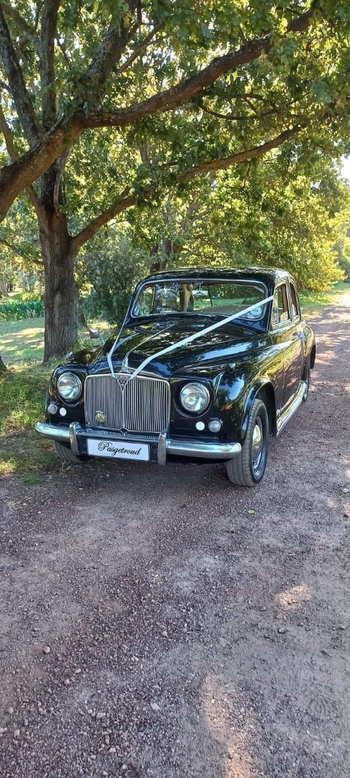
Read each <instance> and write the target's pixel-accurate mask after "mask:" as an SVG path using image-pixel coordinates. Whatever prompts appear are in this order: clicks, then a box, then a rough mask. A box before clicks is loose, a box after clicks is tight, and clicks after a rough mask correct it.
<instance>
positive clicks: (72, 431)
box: [69, 421, 80, 456]
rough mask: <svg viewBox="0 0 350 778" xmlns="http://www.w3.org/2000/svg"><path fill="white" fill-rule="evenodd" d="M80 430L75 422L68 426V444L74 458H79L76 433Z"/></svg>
mask: <svg viewBox="0 0 350 778" xmlns="http://www.w3.org/2000/svg"><path fill="white" fill-rule="evenodd" d="M79 430H80V424H79V423H78V422H77V421H73V422H72V424H70V425H69V442H70V447H71V449H72V451H73V452H74V454H75V455H76V456H79V453H80V452H79V446H78V433H79Z"/></svg>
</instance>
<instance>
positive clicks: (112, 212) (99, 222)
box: [71, 124, 304, 256]
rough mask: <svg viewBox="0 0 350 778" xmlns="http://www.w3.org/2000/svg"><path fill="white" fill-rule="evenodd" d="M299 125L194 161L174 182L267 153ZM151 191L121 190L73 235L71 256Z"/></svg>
mask: <svg viewBox="0 0 350 778" xmlns="http://www.w3.org/2000/svg"><path fill="white" fill-rule="evenodd" d="M302 129H304V128H303V127H302V126H301V125H300V124H298V125H296V126H295V127H292V128H291V129H289V130H284V132H281V133H280V135H277V137H276V138H273V139H272V140H270V141H267V142H266V143H262V144H261V145H260V146H255V147H253V148H252V149H248V150H246V151H240V152H238V154H231V155H230V156H229V157H222V158H220V159H213V160H208V161H207V162H201V163H200V164H199V165H194V166H193V167H192V168H191V169H190V170H187V171H184V172H182V173H178V174H177V176H176V183H177V184H183V183H187V182H188V181H191V180H192V178H195V176H198V175H200V174H201V173H210V172H213V171H217V170H227V168H229V167H231V166H232V165H238V164H239V163H241V162H250V161H251V160H252V159H257V158H258V157H262V156H264V154H267V152H268V151H271V150H272V149H276V148H278V146H281V145H282V144H283V143H285V142H286V141H287V140H290V139H291V138H292V137H294V136H295V135H297V133H299V132H301V130H302ZM152 191H153V190H152V187H147V189H144V191H143V192H142V193H139V194H137V195H136V194H129V192H128V191H125V192H124V194H123V195H121V196H120V198H119V199H118V202H116V203H114V205H112V206H111V207H110V208H106V210H105V211H103V212H102V213H100V214H99V216H97V217H96V218H95V219H93V220H92V221H91V222H90V224H88V225H87V226H86V227H84V229H83V230H81V232H79V233H78V234H77V235H76V236H75V237H74V238H72V240H71V252H72V256H76V255H77V254H78V251H79V250H80V249H81V247H82V246H83V245H84V244H85V243H86V242H87V241H88V240H90V239H91V238H93V236H94V235H96V233H97V232H98V230H99V229H100V228H101V227H103V226H104V225H105V224H107V223H108V222H109V221H111V219H114V218H115V217H116V216H118V215H119V214H120V213H123V211H126V210H127V209H128V208H131V207H132V206H134V205H136V204H137V202H138V201H139V199H140V195H141V196H142V198H143V199H144V200H148V199H149V198H150V197H151V196H152Z"/></svg>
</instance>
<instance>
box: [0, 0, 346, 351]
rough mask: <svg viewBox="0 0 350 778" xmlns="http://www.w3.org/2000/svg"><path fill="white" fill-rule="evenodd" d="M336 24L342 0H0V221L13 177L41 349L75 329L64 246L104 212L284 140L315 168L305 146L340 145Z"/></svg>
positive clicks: (180, 188) (68, 250) (68, 249)
mask: <svg viewBox="0 0 350 778" xmlns="http://www.w3.org/2000/svg"><path fill="white" fill-rule="evenodd" d="M349 37H350V9H349V7H348V4H347V2H346V0H313V2H310V1H309V0H306V1H305V2H300V0H292V2H291V1H290V0H281V2H279V3H276V2H272V1H271V2H270V1H269V2H266V1H265V0H250V2H249V3H248V4H247V3H245V2H243V0H235V2H232V1H231V0H230V1H228V2H222V0H220V1H219V0H208V2H206V3H200V2H199V1H198V0H144V2H142V1H141V0H113V2H112V1H111V2H109V1H107V0H94V1H93V2H92V0H90V2H85V3H81V2H80V0H73V2H71V3H69V4H68V3H65V4H63V3H61V2H60V0H44V2H40V3H39V2H37V3H29V2H28V0H18V2H16V3H9V2H2V3H0V57H1V67H0V90H1V103H0V131H1V132H2V136H3V144H2V147H1V148H0V153H1V163H2V168H1V171H0V219H4V218H5V216H6V214H7V213H8V209H9V208H10V207H11V205H12V203H14V201H15V199H16V198H17V197H18V195H19V194H20V193H21V192H23V191H25V192H26V193H27V196H29V198H30V201H31V203H32V206H33V208H34V209H35V213H36V216H37V219H38V226H39V234H40V241H41V249H42V256H43V262H44V267H45V277H46V294H47V299H48V300H49V301H50V308H51V309H52V312H53V313H52V317H51V318H50V317H49V318H48V319H47V322H46V325H47V327H46V329H47V332H49V331H50V332H51V335H52V337H49V338H48V340H47V343H46V352H45V353H46V358H49V357H50V356H51V355H52V354H53V353H57V352H58V351H59V350H64V349H65V348H67V347H68V346H70V345H71V341H72V339H74V337H75V332H76V330H75V327H74V325H73V319H74V316H73V308H74V295H73V294H72V293H70V292H69V289H72V287H73V286H74V284H73V273H74V271H73V267H74V259H75V257H76V256H77V254H78V252H79V250H80V249H81V248H82V246H83V245H84V244H85V243H86V241H88V240H89V239H91V238H92V237H93V236H94V235H96V233H97V232H98V230H99V229H100V228H101V227H102V226H104V225H105V224H107V223H108V222H109V221H110V220H111V219H115V218H117V217H118V216H119V215H120V214H122V213H123V212H125V211H126V210H127V209H130V208H131V207H134V206H139V205H140V204H142V203H145V202H149V203H151V204H152V203H155V204H157V203H159V202H160V201H161V200H162V198H163V197H164V195H165V193H166V192H169V191H174V192H176V194H177V196H179V197H181V196H182V194H186V193H188V192H189V191H191V187H192V186H193V185H194V186H196V184H195V183H194V182H195V180H196V179H197V177H198V176H203V175H204V174H209V179H208V180H209V181H211V182H213V180H214V179H213V177H215V176H216V175H217V173H218V171H225V170H229V169H231V168H233V167H235V168H236V167H237V166H242V165H246V164H247V163H252V162H253V161H254V160H259V159H262V158H264V157H266V155H268V154H270V157H271V159H273V160H274V159H276V158H277V157H278V151H279V150H281V149H282V148H283V149H287V150H288V151H287V152H286V153H287V156H288V155H289V160H290V165H293V166H295V165H296V164H298V163H300V164H301V166H302V169H303V175H304V176H306V177H309V178H310V179H313V180H314V181H315V183H316V182H317V180H316V179H315V174H314V172H313V171H314V165H315V159H316V158H317V155H318V154H320V153H321V154H322V155H325V156H326V157H329V158H339V156H340V154H341V153H343V152H344V151H346V149H347V148H348V143H349V141H348V137H349V106H350V95H349V90H350V79H349V70H350V53H349V52H350V47H349ZM271 155H272V156H271ZM287 175H288V173H287ZM210 176H211V177H210ZM304 191H306V190H305V187H304ZM256 202H258V201H257V200H256ZM313 202H314V201H313ZM258 207H259V206H258ZM265 207H267V210H269V208H270V209H271V202H270V205H269V204H268V203H266V202H265V205H264V208H265ZM280 207H282V206H280ZM283 207H284V212H285V213H286V207H287V206H286V203H285V205H284V206H283ZM253 210H254V209H253ZM255 212H256V213H257V208H255ZM266 212H267V211H265V213H266ZM293 218H294V219H297V216H296V213H294V215H293ZM300 218H301V216H300V214H299V219H300ZM59 310H60V311H61V313H59ZM65 322H70V326H68V324H66V323H65ZM58 332H60V337H59V338H58V336H57V337H56V335H55V337H53V334H54V333H56V334H57V333H58Z"/></svg>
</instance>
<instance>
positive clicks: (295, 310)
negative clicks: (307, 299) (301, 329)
mask: <svg viewBox="0 0 350 778" xmlns="http://www.w3.org/2000/svg"><path fill="white" fill-rule="evenodd" d="M290 299H291V303H292V316H293V319H295V318H297V317H298V316H300V306H299V299H298V295H297V292H296V289H295V286H294V284H292V282H290Z"/></svg>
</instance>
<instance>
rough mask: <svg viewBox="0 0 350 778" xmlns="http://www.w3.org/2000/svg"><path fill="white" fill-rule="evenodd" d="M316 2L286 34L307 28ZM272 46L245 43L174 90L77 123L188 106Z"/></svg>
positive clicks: (267, 38) (114, 122) (108, 123)
mask: <svg viewBox="0 0 350 778" xmlns="http://www.w3.org/2000/svg"><path fill="white" fill-rule="evenodd" d="M316 9H317V4H316V2H315V3H314V4H313V6H312V7H311V8H310V9H309V10H308V11H306V13H305V14H302V15H301V16H299V17H298V19H295V20H293V22H291V23H290V25H289V26H288V31H289V32H292V31H293V32H302V31H304V30H305V29H307V28H308V26H309V25H310V23H311V21H312V18H313V16H314V14H315V12H316ZM272 45H273V38H272V35H264V36H263V37H262V38H256V39H255V40H253V41H249V42H248V43H247V45H245V46H242V47H241V48H240V49H238V50H237V51H236V52H234V53H232V54H225V55H223V56H222V57H216V58H215V59H213V60H212V61H211V62H210V64H209V65H208V66H207V67H206V68H203V70H200V71H199V72H198V73H196V75H194V76H191V77H190V78H186V79H184V80H183V81H180V82H179V83H178V84H176V86H173V87H171V88H170V89H167V90H165V91H164V92H158V94H156V95H153V97H150V98H149V99H148V100H143V101H142V102H141V103H138V105H133V106H129V107H128V108H122V109H120V110H119V111H108V112H106V111H103V110H101V111H95V112H91V113H89V114H88V115H87V116H86V115H84V114H80V119H81V122H82V124H83V125H84V127H86V128H90V129H93V128H96V127H115V126H119V127H122V126H125V125H126V124H132V123H134V122H136V121H140V119H144V118H145V117H147V116H151V115H152V114H155V113H161V112H163V111H169V110H173V109H175V108H178V107H179V106H180V105H183V104H184V103H188V102H190V101H191V100H193V99H194V98H196V97H198V96H199V95H202V94H203V92H204V90H205V89H206V88H207V87H209V86H211V85H212V84H213V83H214V82H215V81H217V80H218V79H219V78H221V76H224V75H226V74H227V73H232V72H233V71H235V70H237V68H238V67H240V66H241V65H247V64H248V63H249V62H253V61H254V60H255V59H258V57H260V56H261V54H263V53H264V54H268V53H269V52H270V51H271V48H272Z"/></svg>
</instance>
